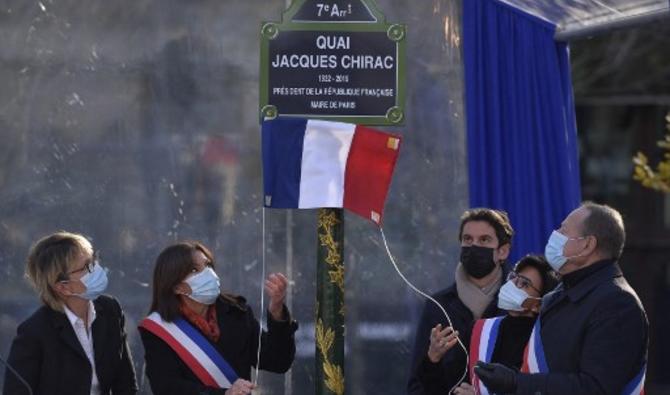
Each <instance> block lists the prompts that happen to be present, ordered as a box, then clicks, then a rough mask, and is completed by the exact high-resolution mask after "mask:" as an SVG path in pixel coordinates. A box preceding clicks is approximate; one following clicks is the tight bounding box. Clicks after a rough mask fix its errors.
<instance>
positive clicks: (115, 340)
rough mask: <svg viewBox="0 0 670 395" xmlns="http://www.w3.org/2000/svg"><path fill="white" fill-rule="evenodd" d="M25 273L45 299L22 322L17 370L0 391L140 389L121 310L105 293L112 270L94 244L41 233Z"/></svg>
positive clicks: (13, 360)
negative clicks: (99, 258) (107, 269)
mask: <svg viewBox="0 0 670 395" xmlns="http://www.w3.org/2000/svg"><path fill="white" fill-rule="evenodd" d="M26 276H27V277H28V279H29V280H30V282H31V283H32V285H33V286H34V287H35V290H36V291H37V294H38V295H39V297H40V299H41V300H42V302H43V304H44V305H43V306H42V307H40V308H39V309H37V311H36V312H35V313H33V315H31V316H30V317H29V318H28V319H27V320H25V321H24V322H23V323H21V324H20V325H19V327H18V329H17V334H16V337H15V338H14V341H13V342H12V346H11V350H10V353H9V360H8V362H9V365H10V366H11V367H12V368H14V370H15V371H16V372H11V371H10V370H7V371H5V386H4V391H3V393H4V394H6V395H9V394H12V395H14V394H28V393H29V391H28V388H27V387H30V388H31V390H32V393H33V394H35V395H37V394H53V395H59V394H62V395H89V394H91V395H98V394H99V395H107V394H115V395H116V394H135V393H136V392H137V382H136V380H135V370H134V367H133V362H132V358H131V356H130V352H129V350H128V344H127V343H126V332H125V328H124V315H123V311H122V310H121V307H120V306H119V303H118V302H117V301H116V300H115V299H114V298H112V297H109V296H105V295H102V292H104V290H105V288H106V287H107V274H106V272H105V270H104V269H103V268H102V266H100V264H99V263H98V261H97V259H96V257H95V254H94V253H93V247H92V246H91V243H90V242H89V241H88V240H87V239H86V238H85V237H84V236H82V235H79V234H74V233H68V232H57V233H54V234H52V235H49V236H47V237H44V238H42V239H41V240H39V241H38V242H37V243H35V244H34V245H33V247H32V248H31V250H30V253H29V255H28V260H27V264H26ZM15 373H18V375H17V374H15ZM19 376H20V378H19Z"/></svg>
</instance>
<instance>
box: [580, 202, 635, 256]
mask: <svg viewBox="0 0 670 395" xmlns="http://www.w3.org/2000/svg"><path fill="white" fill-rule="evenodd" d="M582 207H584V208H585V209H586V210H587V211H588V216H587V217H586V218H585V219H584V223H583V229H582V230H583V232H584V235H585V236H588V235H592V236H594V237H595V238H596V239H597V240H598V245H597V250H598V251H599V252H600V253H601V255H602V256H603V258H606V259H619V257H621V253H622V252H623V246H624V244H625V242H626V230H625V229H624V225H623V218H621V214H620V213H619V212H618V211H617V210H616V209H614V208H612V207H610V206H607V205H604V204H597V203H593V202H584V203H583V204H582Z"/></svg>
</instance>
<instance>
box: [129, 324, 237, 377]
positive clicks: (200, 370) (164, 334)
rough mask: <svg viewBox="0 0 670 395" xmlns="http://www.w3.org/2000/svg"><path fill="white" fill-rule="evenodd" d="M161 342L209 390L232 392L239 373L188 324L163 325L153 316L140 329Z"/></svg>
mask: <svg viewBox="0 0 670 395" xmlns="http://www.w3.org/2000/svg"><path fill="white" fill-rule="evenodd" d="M139 326H140V327H141V328H144V329H146V330H148V331H149V332H151V333H153V334H154V335H156V336H158V337H159V338H161V339H162V340H163V341H164V342H165V343H167V344H168V345H169V346H170V348H172V349H173V350H174V352H176V353H177V355H178V356H179V358H181V360H182V361H184V363H185V364H186V366H188V367H189V368H190V369H191V371H193V373H194V374H195V375H196V376H197V377H198V379H200V381H202V383H203V384H204V385H206V386H208V387H214V388H230V387H231V386H232V383H234V382H235V380H237V378H238V377H237V373H235V370H233V368H232V367H231V366H230V364H229V363H228V362H227V361H226V360H225V359H224V358H223V356H222V355H221V354H220V353H219V352H218V351H217V350H216V348H214V346H213V345H212V343H210V342H209V341H208V340H207V339H206V338H205V337H204V336H203V335H202V334H201V333H200V332H199V331H198V330H197V329H195V328H194V327H193V326H192V325H191V324H190V323H189V322H188V321H186V320H185V319H183V318H178V319H176V320H174V322H167V321H163V319H162V318H161V316H160V314H158V313H157V312H153V313H151V314H150V315H149V316H148V317H146V318H145V319H143V320H142V321H141V322H140V325H139Z"/></svg>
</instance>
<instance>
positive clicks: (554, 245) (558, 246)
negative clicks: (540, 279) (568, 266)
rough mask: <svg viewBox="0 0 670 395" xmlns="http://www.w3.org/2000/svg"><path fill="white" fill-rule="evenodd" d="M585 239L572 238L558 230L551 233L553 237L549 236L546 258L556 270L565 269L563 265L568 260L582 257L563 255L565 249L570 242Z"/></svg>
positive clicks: (545, 249) (545, 250)
mask: <svg viewBox="0 0 670 395" xmlns="http://www.w3.org/2000/svg"><path fill="white" fill-rule="evenodd" d="M585 238H586V237H584V236H582V237H572V238H570V237H568V236H566V235H564V234H562V233H561V232H559V231H557V230H555V231H553V232H551V236H549V240H547V245H546V246H545V247H544V256H545V257H546V258H547V262H549V265H551V267H552V268H553V269H554V270H556V271H558V270H559V269H560V268H561V267H563V265H565V262H567V261H568V259H570V258H577V257H578V256H581V254H577V255H573V256H567V257H566V256H565V255H563V249H564V248H565V244H566V243H567V242H568V241H570V240H582V239H585Z"/></svg>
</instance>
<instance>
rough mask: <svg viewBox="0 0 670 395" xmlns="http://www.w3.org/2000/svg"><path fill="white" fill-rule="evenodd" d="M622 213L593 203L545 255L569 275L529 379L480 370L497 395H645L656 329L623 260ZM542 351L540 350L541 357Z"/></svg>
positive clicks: (548, 301)
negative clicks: (649, 350)
mask: <svg viewBox="0 0 670 395" xmlns="http://www.w3.org/2000/svg"><path fill="white" fill-rule="evenodd" d="M625 235H626V234H625V231H624V225H623V220H622V218H621V214H619V212H617V211H616V210H614V209H613V208H611V207H608V206H603V205H599V204H594V203H585V204H583V205H582V206H580V207H579V208H577V209H576V210H574V211H573V212H572V213H570V215H568V217H567V218H566V219H565V220H564V221H563V223H562V224H561V227H560V228H559V229H558V230H556V231H554V232H553V233H552V235H551V237H550V238H549V241H548V242H547V246H546V248H545V255H546V257H547V260H548V261H549V263H550V264H551V265H552V267H554V269H555V270H557V271H558V272H559V273H560V274H561V275H562V283H561V284H560V285H559V286H558V287H557V289H556V291H555V292H552V293H551V294H549V295H547V296H545V299H544V300H543V303H542V310H541V311H540V318H539V319H540V325H539V328H538V330H537V332H535V335H536V337H538V342H536V343H535V347H534V348H535V350H536V352H534V353H529V354H530V356H529V360H530V359H532V360H533V361H536V362H533V361H531V363H529V366H531V369H530V370H529V373H518V372H517V371H516V370H513V369H510V368H508V367H505V366H504V365H500V364H486V363H478V366H477V367H475V373H476V374H477V375H478V376H479V378H480V380H481V381H482V382H484V384H486V386H487V387H488V389H489V390H490V391H492V392H495V393H516V394H573V395H581V394H584V395H587V394H588V395H597V394H611V395H620V394H626V395H628V394H640V393H643V391H644V390H643V385H644V375H645V371H646V361H647V341H648V322H647V317H646V314H645V312H644V309H643V307H642V304H641V303H640V300H639V298H638V297H637V295H636V294H635V291H633V289H632V288H631V287H630V285H628V282H626V280H625V279H624V278H623V275H622V274H621V269H620V268H619V265H618V263H617V260H618V259H619V257H620V256H621V252H622V251H623V246H624V242H625ZM537 350H540V351H539V352H537Z"/></svg>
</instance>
